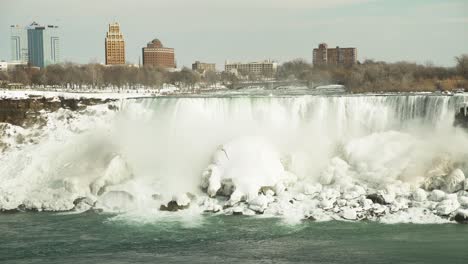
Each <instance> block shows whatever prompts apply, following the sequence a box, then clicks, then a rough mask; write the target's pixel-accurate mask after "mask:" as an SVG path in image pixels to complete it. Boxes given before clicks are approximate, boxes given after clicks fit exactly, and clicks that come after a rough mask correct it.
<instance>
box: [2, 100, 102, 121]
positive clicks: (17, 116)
mask: <svg viewBox="0 0 468 264" xmlns="http://www.w3.org/2000/svg"><path fill="white" fill-rule="evenodd" d="M110 101H111V100H104V101H103V100H101V99H87V98H81V99H73V98H72V99H66V98H63V97H59V100H52V99H47V98H45V97H40V98H28V99H1V100H0V123H9V124H12V125H16V126H28V125H31V124H35V123H37V117H38V116H39V115H40V113H39V112H40V111H41V110H45V111H49V112H54V111H57V110H58V109H60V108H64V109H70V110H72V111H77V110H82V109H85V108H86V106H88V105H96V104H102V103H107V102H110Z"/></svg>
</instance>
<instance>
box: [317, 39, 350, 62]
mask: <svg viewBox="0 0 468 264" xmlns="http://www.w3.org/2000/svg"><path fill="white" fill-rule="evenodd" d="M312 61H313V63H314V65H315V66H319V65H346V66H351V65H353V64H356V62H357V49H356V48H340V47H338V46H337V47H336V48H331V49H329V48H328V45H327V44H326V43H321V44H320V45H319V46H318V48H316V49H314V52H313V59H312Z"/></svg>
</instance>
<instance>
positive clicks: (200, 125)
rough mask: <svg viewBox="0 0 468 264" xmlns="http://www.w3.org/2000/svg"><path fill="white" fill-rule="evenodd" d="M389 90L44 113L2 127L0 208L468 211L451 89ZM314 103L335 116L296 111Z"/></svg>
mask: <svg viewBox="0 0 468 264" xmlns="http://www.w3.org/2000/svg"><path fill="white" fill-rule="evenodd" d="M397 99H398V100H400V99H399V98H391V100H390V99H388V98H377V99H376V98H373V97H369V98H367V97H359V98H323V99H322V98H289V99H285V98H278V99H262V98H257V99H245V100H247V101H245V100H244V99H240V98H239V99H223V98H211V99H198V98H192V99H190V98H186V99H178V100H170V99H165V100H163V99H139V100H137V101H135V100H130V101H128V100H123V101H115V102H110V103H107V104H102V105H93V106H88V107H86V108H85V109H82V110H78V111H71V110H69V109H59V110H58V111H55V112H43V113H42V115H43V117H44V120H46V123H45V124H43V125H41V126H32V127H29V128H21V127H17V126H13V125H3V127H2V130H1V134H0V136H1V142H3V144H4V151H3V152H2V153H0V162H1V163H2V164H3V165H4V166H2V167H1V168H0V180H1V182H2V184H1V185H0V210H2V211H11V210H13V211H18V210H19V211H22V210H26V211H27V210H32V211H69V210H72V211H76V212H83V211H87V210H97V211H104V212H118V213H135V212H140V213H149V214H163V213H165V212H162V211H164V210H166V211H177V212H176V213H175V214H180V215H183V214H186V213H188V214H202V213H204V212H212V213H218V214H228V215H231V214H232V215H239V214H242V215H263V216H272V217H283V218H285V219H288V220H289V221H291V222H297V221H300V220H302V219H310V220H316V221H329V220H343V221H358V220H371V221H379V222H383V223H406V222H407V223H446V222H453V221H455V220H457V221H459V222H464V221H466V217H467V209H468V192H467V190H468V181H467V179H466V176H465V175H466V171H467V161H468V159H467V157H468V153H467V152H466V151H465V149H466V147H465V148H464V146H468V137H467V135H466V132H463V131H462V130H458V129H455V128H453V127H450V125H446V124H445V123H444V122H447V124H450V122H449V121H450V120H448V117H450V116H452V118H453V114H454V112H453V111H454V109H451V108H449V105H450V104H451V101H450V100H452V99H450V98H447V97H440V98H432V99H431V101H430V102H427V100H426V98H424V97H421V98H420V99H417V98H416V99H417V100H416V99H414V100H408V99H406V98H401V101H398V100H397ZM395 100H397V101H395ZM244 101H245V102H244ZM224 103H226V104H227V105H226V106H225V108H224V107H222V104H224ZM431 103H433V104H434V105H435V106H438V107H439V108H441V109H430V108H427V107H429V106H430V104H431ZM320 104H321V106H320V107H321V108H318V109H323V110H322V111H327V109H329V110H330V112H326V113H327V114H328V115H331V116H327V114H324V113H321V115H320V116H318V117H321V116H323V118H325V119H323V120H322V119H317V118H318V117H316V116H314V114H315V113H317V110H316V109H315V108H312V109H309V110H307V109H306V108H304V107H305V106H310V107H315V106H317V107H318V106H319V105H320ZM402 104H408V105H402ZM419 104H421V105H422V106H424V107H425V108H423V109H422V110H424V111H426V112H427V113H426V112H420V111H422V110H418V107H419ZM428 105H429V106H428ZM109 106H115V107H109ZM257 106H258V108H252V109H249V107H257ZM153 107H156V108H155V109H154V108H153ZM393 107H398V108H397V109H399V111H400V112H401V113H398V112H395V110H394V109H393ZM403 107H405V108H403ZM118 108H119V109H120V110H119V111H117V110H116V109H118ZM342 108H343V109H342ZM246 109H248V110H246ZM340 109H342V111H343V115H344V116H339V117H334V116H333V115H334V114H335V113H336V112H337V111H339V110H340ZM406 109H408V110H406ZM265 110H268V112H265ZM294 111H295V112H294ZM405 111H414V113H417V114H421V115H423V116H422V117H424V118H427V121H424V122H429V121H431V120H433V121H431V122H435V123H434V124H430V123H427V124H425V126H429V127H433V128H437V129H436V131H434V133H435V134H434V135H426V133H421V132H419V131H417V130H416V131H412V130H404V131H397V130H395V128H396V127H395V122H410V123H411V122H413V119H414V120H417V118H414V117H411V115H410V114H411V112H405ZM431 111H432V112H431ZM304 113H308V114H304ZM318 113H320V112H318ZM373 113H375V114H376V115H375V116H373V115H372V114H373ZM395 113H398V115H396V116H395V117H393V116H392V114H395ZM429 114H430V115H431V116H425V115H429ZM432 115H433V116H432ZM363 116H364V117H366V118H367V119H366V122H367V124H369V125H367V126H363V124H362V123H361V122H360V121H359V119H357V118H360V117H363ZM306 117H307V118H306ZM270 118H271V119H270ZM384 118H385V119H384ZM401 118H410V119H408V120H403V119H401ZM225 120H230V122H232V124H227V123H226V122H225ZM324 120H339V122H338V123H337V124H335V123H329V124H328V125H327V124H326V123H324ZM153 122H154V124H153ZM314 122H317V124H319V125H320V126H318V127H315V125H314ZM161 124H163V125H162V126H161ZM258 124H261V126H259V127H257V125H258ZM337 125H338V126H337ZM371 125H372V126H373V127H370V128H368V127H369V126H371ZM223 126H227V127H226V128H223ZM327 126H330V127H331V128H332V130H330V131H332V132H333V133H337V134H336V136H332V135H331V134H332V133H331V132H330V131H327V130H325V128H326V127H327ZM336 126H337V127H336ZM346 126H351V127H348V128H347V129H344V128H345V127H346ZM354 126H355V127H354ZM309 127H310V128H309ZM166 128H167V129H166ZM340 129H341V130H343V132H344V131H346V133H347V135H346V136H343V135H345V134H342V133H341V130H340ZM362 129H364V130H363V131H361V130H362ZM246 130H247V131H248V132H249V133H246V132H245V131H246ZM354 130H356V131H354ZM439 130H440V131H439ZM187 131H191V132H190V133H188V132H187ZM210 131H212V132H210ZM254 131H257V132H254ZM272 132H275V133H280V134H278V135H276V134H275V133H273V134H271V135H269V134H268V133H272ZM298 132H300V133H301V134H302V133H303V134H304V135H305V136H300V134H297V133H298ZM192 133H193V134H194V135H193V136H192ZM288 133H293V134H292V135H290V134H288ZM312 133H317V134H316V135H315V136H314V135H312ZM249 134H254V136H251V135H249ZM320 135H327V138H323V139H321V140H318V141H315V140H314V138H319V136H320ZM442 135H450V136H451V138H444V137H443V136H442ZM284 137H287V139H288V141H289V142H288V143H287V144H286V145H285V146H287V148H284V147H282V145H284V144H283V143H282V142H281V141H278V140H277V138H280V139H281V138H284ZM335 138H336V139H340V141H335ZM440 138H443V140H439V139H440ZM299 139H300V140H299ZM294 140H299V141H298V144H297V147H296V148H291V146H293V145H295V144H294V143H293V141H294ZM301 140H302V141H301ZM197 141H199V142H197ZM309 142H310V143H311V146H310V147H308V146H307V145H308V144H309ZM284 143H286V142H284ZM180 150H184V151H180ZM173 162H175V163H173ZM192 175H193V176H192Z"/></svg>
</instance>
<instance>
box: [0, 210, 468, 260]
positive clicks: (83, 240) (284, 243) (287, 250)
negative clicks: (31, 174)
mask: <svg viewBox="0 0 468 264" xmlns="http://www.w3.org/2000/svg"><path fill="white" fill-rule="evenodd" d="M198 221H201V222H199V223H197V224H196V225H193V224H190V223H185V222H180V221H157V220H153V221H150V222H145V223H134V222H129V221H126V220H125V219H121V218H118V217H113V216H110V215H105V214H104V215H102V214H101V215H98V214H84V215H59V214H50V213H43V214H13V215H2V216H1V217H0V233H1V234H2V238H1V241H0V262H1V263H11V264H14V263H24V264H26V263H50V264H52V263H103V264H104V263H113V264H117V263H421V264H427V263H467V261H468V251H467V245H468V228H467V226H464V225H455V224H449V225H408V224H399V225H383V224H376V223H369V222H360V223H345V222H324V223H314V222H303V223H301V224H297V225H294V226H290V225H286V224H284V223H283V222H282V221H281V220H279V219H269V218H252V217H250V218H249V217H242V216H241V217H226V216H206V217H203V218H202V219H201V220H200V219H199V220H198Z"/></svg>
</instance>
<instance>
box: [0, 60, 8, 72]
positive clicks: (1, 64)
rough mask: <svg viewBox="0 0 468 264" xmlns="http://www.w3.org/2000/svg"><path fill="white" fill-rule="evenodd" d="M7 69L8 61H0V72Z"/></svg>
mask: <svg viewBox="0 0 468 264" xmlns="http://www.w3.org/2000/svg"><path fill="white" fill-rule="evenodd" d="M7 70H8V62H6V61H0V72H4V71H7Z"/></svg>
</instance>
